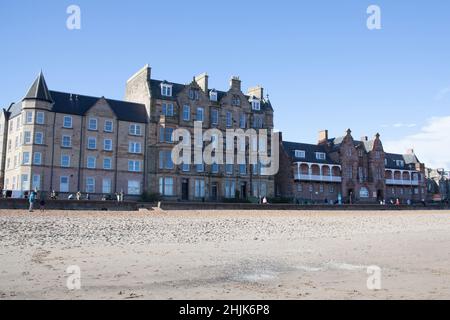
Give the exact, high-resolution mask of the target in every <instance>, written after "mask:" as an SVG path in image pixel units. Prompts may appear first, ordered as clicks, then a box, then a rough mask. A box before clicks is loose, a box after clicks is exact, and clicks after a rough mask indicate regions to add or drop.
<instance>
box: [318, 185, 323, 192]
mask: <svg viewBox="0 0 450 320" xmlns="http://www.w3.org/2000/svg"><path fill="white" fill-rule="evenodd" d="M319 191H320V193H323V184H321V185H320V187H319Z"/></svg>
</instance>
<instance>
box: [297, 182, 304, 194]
mask: <svg viewBox="0 0 450 320" xmlns="http://www.w3.org/2000/svg"><path fill="white" fill-rule="evenodd" d="M297 191H298V192H303V186H302V184H301V183H299V184H298V185H297Z"/></svg>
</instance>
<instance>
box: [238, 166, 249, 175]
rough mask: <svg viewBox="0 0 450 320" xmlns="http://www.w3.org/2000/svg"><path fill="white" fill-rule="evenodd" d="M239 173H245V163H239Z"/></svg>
mask: <svg viewBox="0 0 450 320" xmlns="http://www.w3.org/2000/svg"><path fill="white" fill-rule="evenodd" d="M239 174H240V175H246V174H247V166H246V165H245V164H240V165H239Z"/></svg>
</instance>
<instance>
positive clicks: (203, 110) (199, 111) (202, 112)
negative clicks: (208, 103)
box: [195, 107, 205, 122]
mask: <svg viewBox="0 0 450 320" xmlns="http://www.w3.org/2000/svg"><path fill="white" fill-rule="evenodd" d="M200 115H201V117H200ZM200 118H201V119H200ZM195 120H196V121H200V122H204V121H205V108H203V107H198V108H197V114H196V116H195Z"/></svg>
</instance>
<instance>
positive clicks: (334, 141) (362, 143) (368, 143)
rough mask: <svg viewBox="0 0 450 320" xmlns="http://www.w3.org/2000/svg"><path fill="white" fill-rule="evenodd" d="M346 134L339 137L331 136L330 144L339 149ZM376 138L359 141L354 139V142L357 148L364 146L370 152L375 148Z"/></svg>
mask: <svg viewBox="0 0 450 320" xmlns="http://www.w3.org/2000/svg"><path fill="white" fill-rule="evenodd" d="M344 138H345V136H343V137H337V138H331V139H328V144H329V145H331V146H333V149H334V150H336V149H339V148H340V146H341V144H342V142H343V141H344ZM374 142H375V140H367V141H359V140H353V144H354V146H355V147H356V148H359V147H361V146H362V147H364V149H365V151H366V152H369V151H371V150H372V149H373V145H374Z"/></svg>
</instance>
